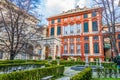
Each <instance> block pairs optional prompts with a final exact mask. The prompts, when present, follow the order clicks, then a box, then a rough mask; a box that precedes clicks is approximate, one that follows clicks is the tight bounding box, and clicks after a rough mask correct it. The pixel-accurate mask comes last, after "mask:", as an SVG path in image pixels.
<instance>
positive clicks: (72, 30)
mask: <svg viewBox="0 0 120 80" xmlns="http://www.w3.org/2000/svg"><path fill="white" fill-rule="evenodd" d="M70 33H71V34H73V33H74V26H72V25H71V26H70Z"/></svg>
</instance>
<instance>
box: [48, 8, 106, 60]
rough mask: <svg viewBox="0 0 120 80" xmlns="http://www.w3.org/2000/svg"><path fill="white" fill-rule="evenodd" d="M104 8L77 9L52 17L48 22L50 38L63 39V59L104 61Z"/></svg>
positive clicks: (61, 53)
mask: <svg viewBox="0 0 120 80" xmlns="http://www.w3.org/2000/svg"><path fill="white" fill-rule="evenodd" d="M102 11H103V10H102V8H98V7H94V8H87V7H84V8H78V7H77V8H75V9H71V10H68V11H66V12H63V13H61V14H58V15H55V16H51V17H49V18H47V20H48V29H47V36H48V37H58V38H60V39H61V41H62V43H61V45H59V46H61V50H60V51H61V52H60V55H61V58H62V59H68V58H69V57H72V58H81V59H82V60H85V56H86V55H87V56H88V57H89V60H90V61H94V60H95V59H96V58H101V59H102V60H104V50H103V39H102V32H101V31H100V30H101V29H102Z"/></svg>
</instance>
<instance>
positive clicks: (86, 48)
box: [84, 43, 89, 54]
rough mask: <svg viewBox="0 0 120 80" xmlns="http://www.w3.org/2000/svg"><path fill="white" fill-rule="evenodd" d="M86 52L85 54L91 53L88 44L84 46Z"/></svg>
mask: <svg viewBox="0 0 120 80" xmlns="http://www.w3.org/2000/svg"><path fill="white" fill-rule="evenodd" d="M84 52H85V54H88V53H89V44H88V43H85V44H84Z"/></svg>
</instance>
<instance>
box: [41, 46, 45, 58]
mask: <svg viewBox="0 0 120 80" xmlns="http://www.w3.org/2000/svg"><path fill="white" fill-rule="evenodd" d="M41 60H45V46H43V47H42V53H41Z"/></svg>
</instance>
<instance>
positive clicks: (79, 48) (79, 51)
mask: <svg viewBox="0 0 120 80" xmlns="http://www.w3.org/2000/svg"><path fill="white" fill-rule="evenodd" d="M77 53H78V54H80V53H81V46H80V44H77Z"/></svg>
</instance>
